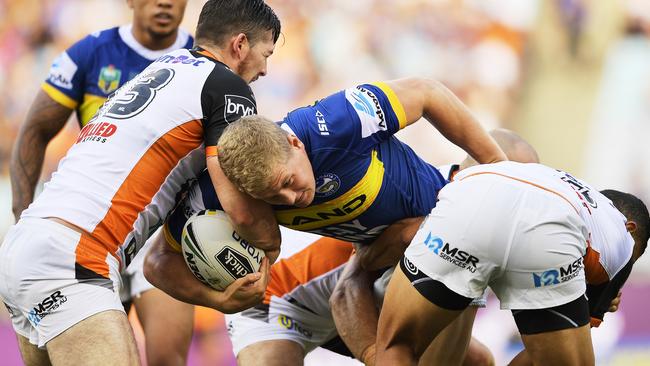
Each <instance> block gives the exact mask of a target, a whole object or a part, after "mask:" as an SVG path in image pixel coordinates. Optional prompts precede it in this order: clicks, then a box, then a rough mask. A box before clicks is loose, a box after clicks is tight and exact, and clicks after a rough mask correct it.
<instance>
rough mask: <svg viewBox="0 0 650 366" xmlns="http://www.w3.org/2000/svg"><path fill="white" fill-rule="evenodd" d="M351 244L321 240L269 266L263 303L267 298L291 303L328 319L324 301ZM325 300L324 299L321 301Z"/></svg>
mask: <svg viewBox="0 0 650 366" xmlns="http://www.w3.org/2000/svg"><path fill="white" fill-rule="evenodd" d="M352 250H353V247H352V244H351V243H348V242H345V241H341V240H337V239H332V238H327V237H323V238H321V239H318V240H316V241H315V242H314V243H312V244H310V245H309V246H308V247H306V248H305V249H303V250H301V251H300V252H298V253H296V254H293V255H292V256H290V257H288V258H285V259H281V260H280V261H278V262H277V263H275V264H273V265H272V266H271V279H270V280H269V284H268V286H267V288H266V294H265V296H264V303H265V304H269V303H270V302H271V297H272V296H276V297H280V298H284V299H285V300H288V301H290V302H293V301H294V300H295V301H296V302H297V303H298V304H300V305H301V306H304V307H306V308H308V309H309V310H311V311H312V312H314V313H316V314H320V315H325V316H330V313H331V311H330V307H329V302H328V301H327V300H328V299H329V298H330V295H331V294H332V291H334V287H335V286H336V283H337V281H338V279H339V276H340V275H341V272H342V271H343V268H344V267H345V264H346V263H347V262H348V260H349V259H350V256H351V255H352ZM324 299H325V300H324Z"/></svg>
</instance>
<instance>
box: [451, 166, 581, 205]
mask: <svg viewBox="0 0 650 366" xmlns="http://www.w3.org/2000/svg"><path fill="white" fill-rule="evenodd" d="M483 174H493V175H498V176H500V177H504V178H508V179H512V180H516V181H517V182H521V183H525V184H530V185H531V186H533V187H537V188H539V189H541V190H544V191H547V192H549V193H553V194H554V195H556V196H558V197H560V198H562V199H563V200H565V201H566V202H567V203H568V204H569V206H571V207H572V208H573V210H574V211H575V212H576V213H577V214H580V211H578V209H577V208H576V207H575V206H574V205H573V204H572V203H571V201H569V199H568V198H566V197H564V196H563V195H562V194H560V193H558V192H556V191H554V190H552V189H548V188H546V187H542V186H540V185H539V184H535V183H533V182H529V181H527V180H524V179H520V178H515V177H511V176H509V175H505V174H501V173H495V172H478V173H473V174H470V175H467V176H464V177H463V178H461V179H460V180H465V179H467V178H469V177H474V176H477V175H483Z"/></svg>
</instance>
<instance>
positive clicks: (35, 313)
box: [27, 291, 68, 327]
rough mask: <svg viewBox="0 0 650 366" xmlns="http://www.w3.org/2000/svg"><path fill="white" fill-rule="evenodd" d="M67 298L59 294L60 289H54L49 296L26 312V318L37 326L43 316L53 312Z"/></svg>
mask: <svg viewBox="0 0 650 366" xmlns="http://www.w3.org/2000/svg"><path fill="white" fill-rule="evenodd" d="M66 301H68V298H67V297H66V296H65V295H62V294H61V291H54V292H53V293H52V294H51V295H50V296H48V297H46V298H44V299H43V300H42V301H41V302H40V303H38V305H36V306H35V307H34V308H33V309H32V310H30V311H29V313H27V319H29V321H30V322H31V323H32V324H33V325H34V326H35V327H37V326H38V325H39V324H40V323H41V320H43V318H45V317H46V316H48V315H49V314H51V313H52V312H54V311H55V310H56V309H58V308H59V307H60V306H61V305H63V304H64V303H65V302H66Z"/></svg>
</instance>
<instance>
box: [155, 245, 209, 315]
mask: <svg viewBox="0 0 650 366" xmlns="http://www.w3.org/2000/svg"><path fill="white" fill-rule="evenodd" d="M154 240H156V242H155V243H153V245H152V247H151V249H150V250H149V253H147V256H146V257H145V262H144V275H145V277H146V278H147V280H148V281H149V282H151V284H152V285H154V286H156V287H157V288H159V289H161V290H163V291H164V292H166V293H167V294H168V295H170V296H172V297H173V298H175V299H177V300H179V301H183V302H186V303H190V304H194V305H201V306H205V307H213V306H214V304H212V303H211V302H210V301H209V299H210V292H211V291H214V290H212V289H210V288H208V287H207V286H205V285H203V284H202V283H200V282H199V281H198V280H197V279H196V278H195V277H194V275H193V274H192V272H190V270H189V268H188V267H187V265H186V264H185V260H184V259H183V256H182V254H181V253H178V252H175V251H173V250H171V248H165V247H164V246H166V245H167V243H166V242H165V241H164V240H165V239H164V237H163V235H157V237H156V238H155V239H154Z"/></svg>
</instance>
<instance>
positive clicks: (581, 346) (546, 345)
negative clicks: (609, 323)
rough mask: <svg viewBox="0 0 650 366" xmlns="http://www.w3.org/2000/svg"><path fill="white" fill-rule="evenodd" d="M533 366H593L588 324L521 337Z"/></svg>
mask: <svg viewBox="0 0 650 366" xmlns="http://www.w3.org/2000/svg"><path fill="white" fill-rule="evenodd" d="M521 339H522V341H523V342H524V346H525V347H526V351H527V353H528V356H529V357H530V359H531V360H532V362H533V364H534V365H557V366H563V365H567V366H568V365H575V366H578V365H579V366H588V365H594V363H595V361H594V351H593V347H592V344H591V332H590V327H589V324H587V325H584V326H582V327H579V328H570V329H562V330H557V331H553V332H546V333H539V334H529V335H522V336H521Z"/></svg>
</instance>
